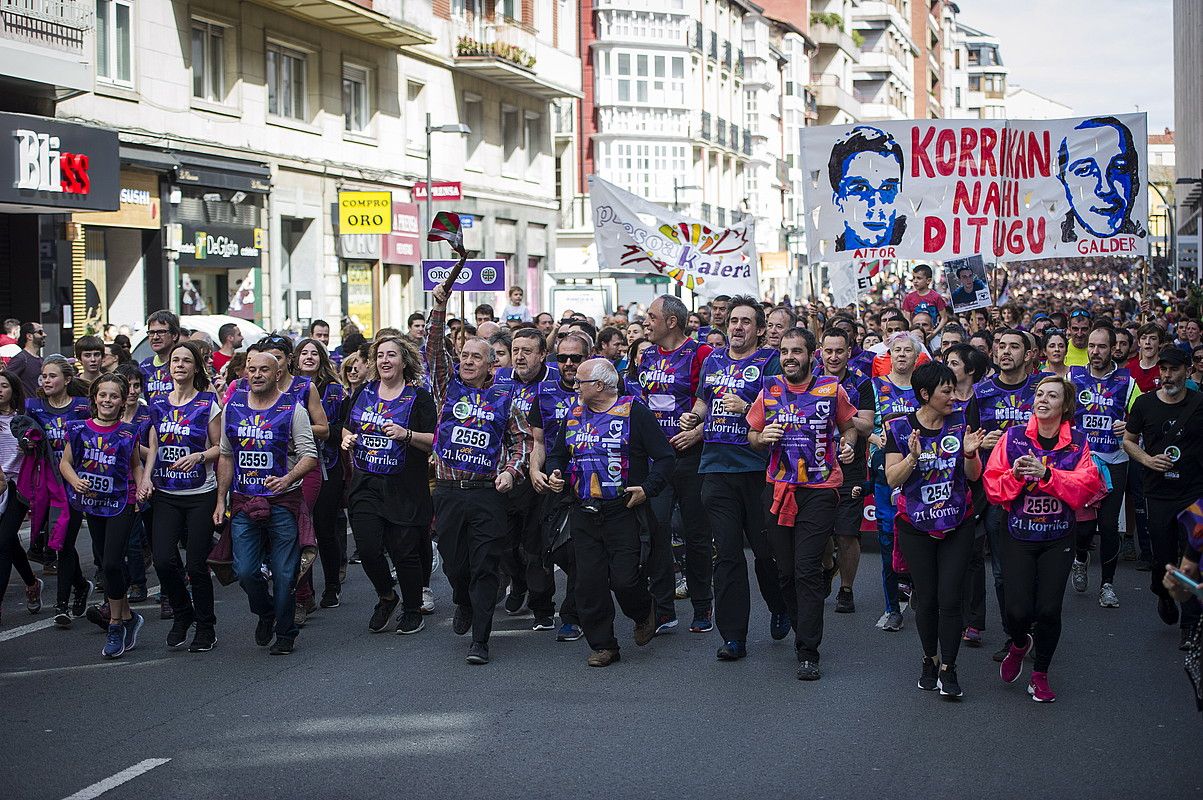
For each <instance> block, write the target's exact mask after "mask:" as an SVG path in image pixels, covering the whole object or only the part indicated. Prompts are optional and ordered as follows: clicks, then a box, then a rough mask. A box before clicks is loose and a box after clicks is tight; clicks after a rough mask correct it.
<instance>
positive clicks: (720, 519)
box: [702, 472, 785, 642]
mask: <svg viewBox="0 0 1203 800" xmlns="http://www.w3.org/2000/svg"><path fill="white" fill-rule="evenodd" d="M765 491H766V486H765V481H764V473H763V472H711V473H707V474H706V475H704V476H702V504H703V505H704V507H705V509H706V514H707V515H708V516H709V517H710V522H711V526H712V530H713V531H714V547H715V550H716V551H717V553H718V558H717V559H716V560H715V563H714V621H715V624H717V625H718V630H719V633H720V634H721V635H722V637H723V641H727V642H731V641H737V642H743V641H746V640H747V638H748V617H749V615H750V614H751V611H752V600H751V588H750V586H749V584H748V561H747V558H746V557H745V556H744V543H745V542H747V545H748V546H749V547H751V548H752V555H753V558H754V559H755V560H754V562H753V564H754V569H755V571H756V583H757V584H758V585H759V586H760V595H761V596H762V597H763V598H764V602H765V605H767V606H768V607H769V611H770V612H771V613H773V614H781V613H784V612H785V601H784V600H782V599H781V583H780V579H779V578H778V573H777V561H776V559H774V558H773V550H772V548H771V547H770V546H769V537H768V532H767V531H766V530H765V517H764V510H765V501H764V494H765Z"/></svg>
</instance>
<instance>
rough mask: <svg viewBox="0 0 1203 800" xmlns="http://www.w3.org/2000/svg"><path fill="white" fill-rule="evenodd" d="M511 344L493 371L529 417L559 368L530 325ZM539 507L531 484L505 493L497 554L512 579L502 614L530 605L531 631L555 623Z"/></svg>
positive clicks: (513, 613) (552, 587) (556, 379)
mask: <svg viewBox="0 0 1203 800" xmlns="http://www.w3.org/2000/svg"><path fill="white" fill-rule="evenodd" d="M510 348H511V349H510V357H511V360H512V362H513V367H512V368H510V367H507V368H505V369H504V370H501V369H499V370H497V373H496V376H495V378H494V383H496V384H504V383H509V384H510V385H511V386H512V387H513V413H514V414H520V415H522V416H523V417H524V418H527V417H529V415H530V414H531V412H532V409H533V408H534V407H535V403H536V401H537V400H538V397H539V393H540V390H541V388H542V387H543V386H545V385H551V386H555V385H556V384H557V383H558V382H559V378H560V371H559V370H558V369H557V368H556V367H555V366H552V365H549V364H546V363H545V362H544V357H545V355H546V344H545V343H544V340H543V335H542V334H540V333H539V331H537V330H535V329H534V328H521V329H519V330H516V331H515V332H514V337H513V339H512V340H511V342H510ZM532 434H535V436H536V439H535V442H536V443H537V442H538V438H537V435H538V434H537V432H535V431H532ZM532 457H533V450H532ZM532 465H533V458H532ZM540 506H541V504H540V503H539V498H538V495H537V494H536V493H535V489H534V486H533V484H532V483H521V484H519V485H518V486H515V487H514V490H513V491H512V492H510V493H509V494H507V495H506V512H507V518H508V522H509V536H508V539H507V541H506V546H505V550H504V552H503V553H502V557H501V568H502V570H503V572H504V574H505V575H508V576H509V579H510V591H509V593H508V594H507V595H506V598H505V603H504V605H503V607H504V608H505V613H507V614H509V615H510V616H517V615H519V614H521V613H522V612H523V610H524V609H525V608H528V607H529V608H530V610H531V611H532V612H533V613H534V615H535V623H534V626H533V628H532V629H533V630H536V631H544V630H551V629H552V628H553V627H554V626H555V623H554V621H553V620H554V617H555V604H554V603H553V602H552V596H553V595H554V594H555V579H554V577H553V576H552V574H551V571H550V570H548V569H547V568H546V567H545V566H544V564H543V548H542V536H541V531H540V523H541V521H542V519H541V515H540V513H539V509H540ZM528 592H529V600H528V596H527V595H528Z"/></svg>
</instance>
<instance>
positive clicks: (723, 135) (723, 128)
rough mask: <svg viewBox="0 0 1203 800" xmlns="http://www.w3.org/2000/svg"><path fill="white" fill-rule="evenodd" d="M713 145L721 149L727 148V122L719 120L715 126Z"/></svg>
mask: <svg viewBox="0 0 1203 800" xmlns="http://www.w3.org/2000/svg"><path fill="white" fill-rule="evenodd" d="M715 134H716V135H715V137H714V141H715V143H717V144H719V145H720V146H722V147H726V146H727V120H725V119H720V120H719V121H718V125H716V126H715Z"/></svg>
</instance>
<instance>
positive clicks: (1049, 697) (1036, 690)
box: [1028, 672, 1057, 703]
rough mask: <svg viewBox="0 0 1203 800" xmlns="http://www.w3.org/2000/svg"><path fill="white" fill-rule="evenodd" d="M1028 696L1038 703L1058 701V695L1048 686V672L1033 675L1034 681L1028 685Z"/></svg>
mask: <svg viewBox="0 0 1203 800" xmlns="http://www.w3.org/2000/svg"><path fill="white" fill-rule="evenodd" d="M1028 694H1030V695H1031V696H1032V699H1033V700H1035V701H1036V702H1037V703H1051V702H1053V701H1055V700H1056V699H1057V695H1056V694H1055V693H1054V692H1053V690H1052V689H1050V688H1049V686H1048V673H1047V672H1033V673H1032V681H1031V683H1029V684H1028Z"/></svg>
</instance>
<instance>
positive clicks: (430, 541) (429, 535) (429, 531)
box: [418, 525, 434, 587]
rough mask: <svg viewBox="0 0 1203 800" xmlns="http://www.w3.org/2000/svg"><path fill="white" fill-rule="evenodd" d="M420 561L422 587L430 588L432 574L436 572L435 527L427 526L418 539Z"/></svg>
mask: <svg viewBox="0 0 1203 800" xmlns="http://www.w3.org/2000/svg"><path fill="white" fill-rule="evenodd" d="M418 561H420V562H421V566H422V586H423V587H429V586H430V573H431V572H433V571H434V526H433V525H427V526H426V527H425V528H423V529H422V532H421V534H420V535H419V537H418Z"/></svg>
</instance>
